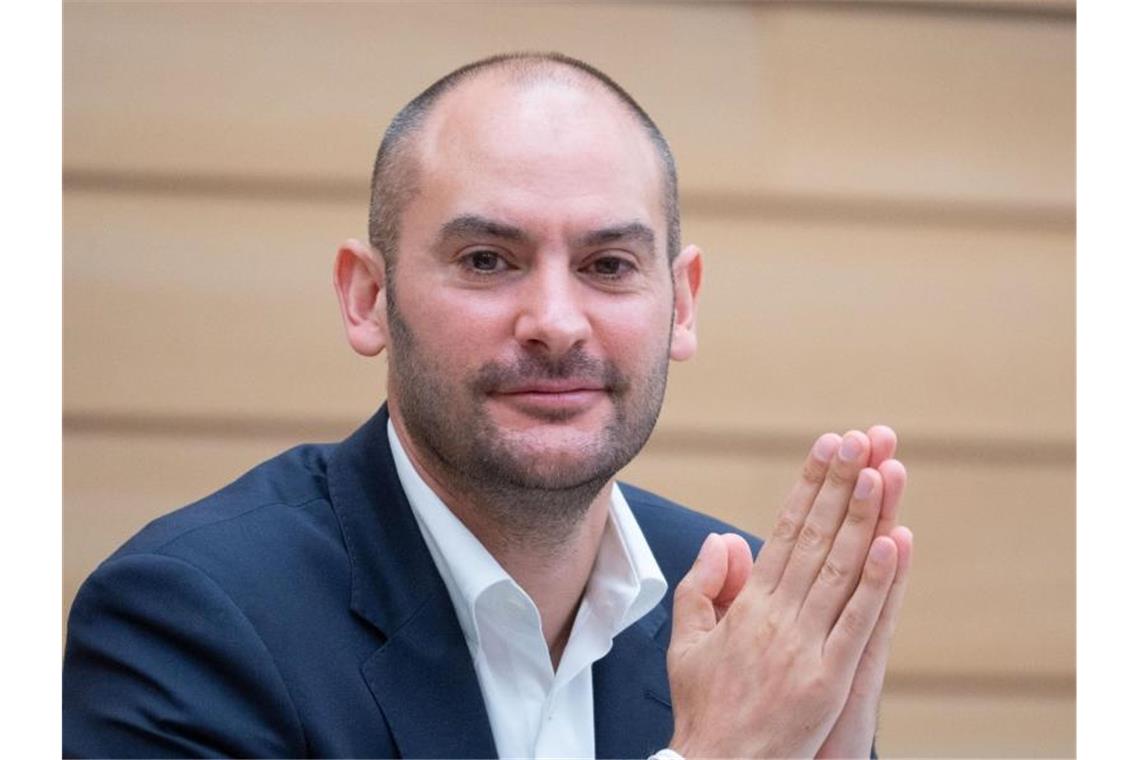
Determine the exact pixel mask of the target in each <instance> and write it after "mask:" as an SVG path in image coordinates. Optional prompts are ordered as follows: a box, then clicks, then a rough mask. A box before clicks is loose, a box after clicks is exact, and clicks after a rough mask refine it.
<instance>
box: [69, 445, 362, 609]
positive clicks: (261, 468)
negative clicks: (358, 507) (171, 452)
mask: <svg viewBox="0 0 1140 760" xmlns="http://www.w3.org/2000/svg"><path fill="white" fill-rule="evenodd" d="M334 448H335V447H334V446H330V445H304V446H298V447H296V448H293V449H290V450H289V451H286V452H284V453H283V454H280V455H278V456H276V457H274V458H272V459H270V460H268V461H266V462H264V463H262V464H260V465H258V466H257V467H254V468H253V469H252V470H250V471H249V472H247V473H245V474H244V475H242V476H241V477H240V478H238V479H237V480H235V481H234V482H233V483H231V484H229V485H227V486H225V487H224V488H222V489H220V490H219V491H217V492H215V493H213V494H211V495H209V496H207V497H205V498H204V499H201V500H199V501H197V502H195V503H193V504H190V505H189V506H186V507H183V508H182V509H179V510H177V511H175V512H171V513H170V514H167V515H164V516H163V517H160V518H158V519H156V520H154V521H153V522H151V523H149V524H148V525H147V526H145V527H144V528H143V529H142V530H140V531H139V532H138V533H137V534H136V535H135V536H134V537H133V538H131V539H130V540H128V541H127V542H126V543H125V544H124V545H123V546H121V547H120V548H119V549H118V550H117V551H116V552H115V553H114V554H112V555H111V556H110V557H109V558H108V559H106V560H104V562H103V563H101V564H100V566H99V567H98V568H97V569H96V570H95V572H94V573H92V575H91V577H89V578H88V579H87V581H86V582H85V583H84V584H83V587H82V588H81V589H80V591H79V594H78V596H77V602H83V601H87V602H88V603H90V602H92V601H93V600H94V599H97V598H106V597H107V596H108V595H110V596H115V595H116V594H125V593H126V591H125V590H126V589H127V588H130V587H134V586H137V587H138V590H139V594H138V595H137V596H136V601H137V602H138V603H139V604H141V605H145V606H148V607H153V606H155V605H159V604H161V603H162V600H163V599H166V598H168V596H169V594H164V593H161V592H159V591H157V590H152V592H150V593H146V592H147V589H148V588H152V587H154V586H155V585H156V584H157V585H166V586H167V587H169V586H170V580H169V576H170V575H171V574H174V575H178V576H180V577H182V578H184V579H186V582H187V583H191V584H204V585H201V586H200V588H201V589H203V590H205V589H212V590H213V593H215V594H217V595H219V598H220V599H221V598H224V600H225V603H226V604H232V605H233V606H234V611H235V612H238V611H240V613H241V614H243V615H245V616H247V617H249V618H250V620H251V622H252V623H254V624H255V625H257V626H258V627H259V628H260V626H261V624H262V623H269V624H271V623H272V621H273V619H274V618H275V617H276V616H279V615H282V614H284V613H285V612H286V611H292V612H295V613H296V614H297V616H303V613H304V610H305V608H306V607H305V606H306V605H308V609H309V610H310V612H311V611H312V609H313V607H314V606H315V605H318V600H327V599H328V598H340V597H342V596H343V595H344V594H345V593H347V592H346V591H345V589H347V587H348V585H349V583H350V568H349V561H348V557H347V553H346V549H345V545H344V539H343V535H342V531H341V528H340V524H339V521H338V519H337V515H336V513H335V511H334V509H333V507H332V503H331V500H330V498H329V495H328V485H327V478H326V469H327V463H328V458H329V456H330V454H331V452H332V450H333V449H334ZM160 578H166V580H164V581H162V583H159V582H158V579H160ZM294 608H296V609H294Z"/></svg>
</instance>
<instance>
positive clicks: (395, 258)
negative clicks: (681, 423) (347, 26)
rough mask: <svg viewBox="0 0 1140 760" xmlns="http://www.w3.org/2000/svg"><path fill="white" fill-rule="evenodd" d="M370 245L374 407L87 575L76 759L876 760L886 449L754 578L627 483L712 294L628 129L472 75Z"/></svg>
mask: <svg viewBox="0 0 1140 760" xmlns="http://www.w3.org/2000/svg"><path fill="white" fill-rule="evenodd" d="M369 227H370V229H369V233H370V238H371V240H370V245H364V244H362V243H359V242H356V241H351V240H350V241H348V242H346V243H345V244H344V245H343V246H342V247H341V249H340V250H339V252H338V254H337V259H336V265H335V271H334V281H335V286H336V290H337V294H338V296H339V299H340V304H341V311H342V315H343V318H344V322H345V328H346V331H347V335H348V340H349V342H350V343H351V345H352V347H353V348H354V349H355V350H356V351H358V352H359V353H361V354H363V355H366V356H374V355H377V354H379V353H380V352H381V351H384V350H387V351H388V357H389V375H388V378H389V379H388V400H387V403H386V405H385V406H384V407H383V408H382V409H381V410H380V412H379V413H378V414H377V415H376V416H375V417H374V418H373V419H372V420H370V421H369V422H368V423H366V424H365V425H364V426H363V427H362V428H361V429H360V430H358V431H357V432H356V433H355V434H354V435H353V436H352V437H350V438H349V439H348V440H346V441H345V442H343V443H341V444H339V445H336V446H303V447H299V448H297V449H294V450H292V451H290V452H287V453H285V454H283V455H282V456H280V457H278V458H276V459H274V460H271V461H270V462H267V463H265V464H263V465H261V466H260V467H258V468H256V469H254V470H253V471H251V472H250V473H248V474H247V475H245V476H244V477H243V478H241V479H240V480H238V481H237V482H235V483H234V484H232V485H230V486H228V487H227V488H225V489H223V490H222V491H220V492H218V493H217V494H214V495H213V496H210V497H208V498H207V499H205V500H203V501H202V502H199V503H198V504H195V505H192V506H190V507H188V508H187V509H185V510H181V511H180V512H177V513H174V514H173V515H169V516H167V517H165V518H162V519H160V520H158V521H156V522H155V523H153V524H151V525H150V526H148V527H147V528H146V529H145V530H144V531H143V532H142V533H140V534H139V535H138V536H136V537H135V538H134V539H132V540H131V541H130V542H128V544H127V545H126V546H124V547H123V548H122V549H120V550H119V551H118V552H116V554H115V555H113V556H112V557H111V558H110V559H109V560H108V561H107V562H105V563H104V564H103V565H101V566H100V568H99V569H98V570H96V572H95V573H94V574H93V575H92V577H91V578H90V579H89V580H88V581H87V583H86V584H85V585H84V587H83V589H82V590H81V592H80V594H79V595H78V597H77V599H76V601H75V604H74V606H73V610H72V614H71V619H70V624H69V634H68V644H67V654H66V657H65V668H64V751H65V754H68V755H114V756H142V755H145V756H160V755H219V754H221V755H240V756H274V757H284V756H301V755H315V756H372V757H377V756H429V757H460V756H493V755H496V754H497V755H500V756H505V757H536V756H542V757H548V756H580V757H589V756H595V755H597V756H608V757H637V756H640V757H645V756H648V755H649V754H651V753H654V752H656V751H659V750H665V751H666V752H670V751H671V752H675V753H680V754H681V755H683V756H687V757H701V756H717V757H725V756H755V757H762V756H768V757H771V756H781V757H786V756H809V755H826V756H859V755H861V756H866V755H867V754H868V753H869V752H870V750H871V745H872V740H873V735H874V726H875V712H876V709H877V702H878V695H879V692H880V689H881V684H882V678H883V672H884V668H885V664H886V653H887V645H888V642H889V638H890V633H891V630H892V628H893V626H894V622H895V620H896V618H897V614H898V608H899V605H900V604H901V600H902V594H903V590H904V588H905V580H906V576H907V569H908V567H909V557H910V551H911V538H910V534H909V533H908V532H907V531H906V529H904V528H900V527H897V526H895V516H896V514H897V505H898V500H899V497H900V496H901V492H902V488H903V484H904V480H905V471H904V470H903V469H902V466H901V464H899V463H898V462H897V461H896V460H893V459H891V456H892V455H893V452H894V448H895V438H894V434H893V433H892V432H891V431H890V430H889V429H887V428H882V427H876V428H873V429H872V430H871V431H868V433H866V434H864V433H861V432H857V431H852V432H850V433H848V434H847V435H845V436H844V437H843V438H842V439H840V437H839V436H837V435H834V434H828V435H825V436H822V437H821V438H820V439H819V440H818V441H817V442H816V444H815V446H814V447H813V449H812V453H811V454H810V455H809V457H808V459H807V463H806V464H805V467H804V470H803V473H802V475H801V477H800V479H799V481H798V483H797V485H796V486H795V487H794V488H793V490H792V492H791V494H790V495H789V497H788V501H787V505H786V507H785V510H784V512H783V515H782V517H781V519H780V521H779V522H778V523H777V525H776V529H775V531H774V532H773V535H772V539H771V541H770V542H769V543H768V544H767V546H766V548H765V549H764V551H763V552H762V553H760V555H759V559H758V560H757V561H756V562H755V564H753V552H754V550H756V549H758V547H759V542H758V541H756V540H755V539H748V540H745V539H744V538H742V537H741V536H740V535H737V534H735V533H732V532H731V528H729V526H727V525H724V524H723V523H720V522H718V521H715V520H712V519H711V518H707V517H703V516H700V515H697V514H696V513H693V512H689V511H688V510H685V509H682V508H680V507H678V506H676V505H673V504H671V503H669V502H666V501H665V500H663V499H660V498H659V497H656V496H653V495H651V494H648V493H646V492H644V491H640V490H638V489H635V488H632V487H629V486H621V487H619V486H617V485H616V484H615V483H614V481H613V477H614V475H615V473H616V472H617V471H618V470H619V469H620V468H621V467H623V466H624V465H625V464H626V463H627V462H628V461H629V460H630V459H631V458H632V457H633V456H634V455H635V454H636V453H637V452H638V451H639V450H640V449H641V447H642V446H643V445H644V443H645V441H646V440H647V438H648V437H649V434H650V432H651V431H652V428H653V425H654V424H655V422H656V418H657V414H658V412H659V410H660V406H661V402H662V398H663V394H664V389H665V379H666V372H667V367H668V362H669V360H670V359H675V360H684V359H687V358H689V357H690V356H691V355H692V354H693V352H694V351H695V349H696V335H695V327H696V305H697V293H698V290H699V286H700V280H701V257H700V251H699V250H698V249H697V248H695V247H693V246H689V247H687V248H685V249H683V250H681V249H680V243H679V221H678V215H677V202H676V176H675V171H674V169H673V160H672V157H671V155H670V153H669V149H668V146H667V145H666V143H665V141H664V138H662V137H661V136H660V133H659V132H658V131H657V128H656V127H655V126H654V125H653V122H652V121H651V120H650V119H649V117H648V116H647V115H646V114H645V113H644V112H643V111H642V110H641V109H640V108H639V107H638V106H637V105H636V103H634V102H633V100H632V99H631V98H630V97H629V96H628V95H627V94H626V93H624V91H622V90H621V89H620V88H619V87H618V86H617V85H616V84H614V83H613V82H612V81H610V80H609V79H608V78H607V77H605V75H603V74H601V73H600V72H597V71H596V70H594V69H592V68H590V67H588V66H586V65H585V64H583V63H581V62H578V61H575V60H572V59H568V58H565V57H562V56H557V55H521V56H503V57H497V58H492V59H487V60H484V61H480V62H477V63H475V64H472V65H470V66H467V67H464V68H463V69H460V70H458V71H456V72H453V73H452V74H450V75H448V76H447V77H445V78H444V79H443V80H440V82H437V83H436V84H434V85H433V86H432V87H430V88H429V89H428V90H426V91H425V92H424V93H423V94H422V95H421V96H420V97H418V98H417V99H416V100H414V101H413V102H412V103H411V104H409V105H408V106H407V107H406V108H405V109H404V110H403V111H401V113H400V114H399V115H397V117H396V118H395V120H394V121H393V123H392V125H391V126H390V127H389V130H388V132H387V134H386V135H385V138H384V141H383V143H382V145H381V148H380V152H379V155H378V157H377V161H376V167H375V171H374V177H373V201H372V207H371V212H370V225H369ZM749 543H751V546H750V545H749ZM668 588H672V589H674V593H673V594H672V595H670V594H667V589H668ZM670 637H671V639H670ZM666 748H668V749H666Z"/></svg>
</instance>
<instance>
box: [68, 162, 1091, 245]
mask: <svg viewBox="0 0 1140 760" xmlns="http://www.w3.org/2000/svg"><path fill="white" fill-rule="evenodd" d="M63 189H64V190H65V191H67V192H84V193H102V194H109V195H143V196H147V195H149V196H156V197H175V198H217V199H242V200H263V201H264V200H268V201H281V202H289V201H300V202H305V203H329V204H343V203H357V204H359V205H360V207H361V209H362V212H361V213H363V209H364V208H366V207H367V204H368V197H369V190H368V185H367V182H366V181H363V180H359V181H358V180H355V179H351V178H346V177H306V176H299V175H289V176H284V175H283V176H276V177H271V176H257V175H244V174H243V175H239V174H223V173H217V174H205V173H199V174H195V173H185V174H184V173H177V172H158V171H154V172H151V171H122V170H106V169H67V170H65V171H64V173H63ZM681 208H682V212H683V213H685V214H700V215H703V216H711V217H714V218H751V217H756V218H777V219H784V220H797V221H804V222H811V223H813V224H821V225H824V224H852V223H855V224H872V225H881V226H896V225H916V224H917V225H942V226H950V227H968V228H988V229H1033V230H1040V231H1053V232H1067V233H1069V232H1072V231H1073V230H1074V229H1075V227H1076V210H1075V208H1074V207H1073V206H1072V205H1068V204H1043V203H1042V204H1034V203H1016V202H1008V201H1006V202H988V201H974V200H961V199H950V198H903V197H886V196H872V195H866V196H863V195H857V194H848V195H840V194H807V193H780V192H774V191H761V192H728V191H724V192H721V191H696V192H692V191H690V192H685V191H682V193H681ZM64 213H65V219H66V206H65V208H64Z"/></svg>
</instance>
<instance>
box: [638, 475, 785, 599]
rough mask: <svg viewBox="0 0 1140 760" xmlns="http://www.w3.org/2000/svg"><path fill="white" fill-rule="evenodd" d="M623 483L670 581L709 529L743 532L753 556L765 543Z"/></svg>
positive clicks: (680, 573) (687, 562)
mask: <svg viewBox="0 0 1140 760" xmlns="http://www.w3.org/2000/svg"><path fill="white" fill-rule="evenodd" d="M620 487H621V492H622V495H623V496H625V500H626V502H628V503H629V507H630V509H631V510H632V511H633V515H634V517H635V518H637V523H638V525H639V526H640V527H641V531H642V533H644V534H645V539H646V541H648V542H649V546H650V548H651V549H652V550H653V556H654V558H656V560H657V564H658V565H659V566H660V567H661V572H662V573H664V575H665V578H666V579H667V580H668V581H669V583H670V585H674V584H675V583H676V582H677V581H678V580H679V579H680V578H681V577H682V576H684V574H685V573H687V572H688V571H689V568H690V567H692V564H693V560H695V559H696V557H697V553H698V552H699V551H700V549H701V544H703V543H704V540H705V538H706V537H707V536H708V534H710V533H737V534H739V535H741V536H743V537H744V539H745V540H746V541H747V542H748V544H749V546H751V547H752V554H753V555H754V556H755V554H756V552H758V551H759V550H760V547H761V545H762V544H763V541H761V540H760V539H759V538H758V537H756V536H754V535H752V534H751V533H748V532H746V531H743V530H740V529H739V528H737V527H735V526H733V525H731V524H729V523H727V522H725V521H723V520H719V519H717V518H715V517H711V516H709V515H706V514H702V513H701V512H698V511H696V510H693V509H690V508H688V507H684V506H682V505H680V504H677V503H676V502H674V501H670V500H669V499H666V498H664V497H662V496H658V495H657V494H655V493H651V492H649V491H646V490H644V489H642V488H638V487H637V486H633V485H630V484H629V483H621V484H620Z"/></svg>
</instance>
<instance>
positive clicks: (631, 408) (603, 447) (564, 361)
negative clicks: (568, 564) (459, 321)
mask: <svg viewBox="0 0 1140 760" xmlns="http://www.w3.org/2000/svg"><path fill="white" fill-rule="evenodd" d="M394 296H395V293H394V292H393V291H392V290H389V292H388V325H389V335H390V337H391V346H390V353H389V370H388V372H389V387H390V391H391V392H390V395H391V396H393V397H394V399H395V400H396V403H397V405H398V407H399V413H400V415H401V417H402V419H403V422H404V426H405V428H406V430H407V432H408V435H409V436H410V437H411V438H412V442H413V443H414V445H415V446H416V448H417V450H418V451H419V452H420V453H421V454H422V455H423V456H425V457H426V458H427V460H428V461H427V462H425V463H424V465H425V466H431V469H432V475H433V476H435V477H437V478H439V479H440V480H441V481H442V482H443V483H445V484H446V485H447V486H448V487H449V489H454V492H455V493H460V494H463V495H464V496H466V497H467V498H469V499H471V501H472V503H473V504H476V505H478V508H479V509H480V510H481V511H482V512H483V513H484V514H485V515H486V516H487V517H489V518H491V520H492V522H493V523H495V524H496V525H497V526H498V528H499V529H500V532H501V533H502V534H503V537H504V538H507V539H511V538H514V539H517V540H518V541H524V542H526V544H527V545H529V546H533V545H534V544H535V543H536V542H539V543H548V544H550V545H551V546H554V545H556V544H557V543H559V542H562V541H564V540H566V539H567V538H568V537H569V536H570V535H571V534H572V532H573V531H574V529H575V528H576V527H577V526H578V525H579V524H580V523H581V521H582V519H583V517H584V516H585V514H586V512H587V510H588V509H589V507H590V505H591V503H593V501H594V499H595V498H596V497H597V495H598V494H599V493H600V491H601V489H602V488H603V487H604V486H605V485H606V483H608V482H609V481H610V479H611V478H613V476H614V475H615V474H616V473H617V472H618V471H619V470H620V469H621V468H622V467H624V466H625V465H626V464H628V463H629V462H630V460H632V459H633V457H634V456H635V455H636V454H637V453H638V452H639V451H640V450H641V449H642V447H643V446H644V445H645V442H646V441H647V440H648V439H649V435H650V434H651V433H652V432H653V428H654V426H655V425H656V424H657V418H658V415H659V414H660V411H661V404H662V402H663V400H664V396H665V384H666V377H667V374H668V366H669V356H668V350H667V349H663V350H662V352H661V356H660V358H659V359H658V360H656V361H655V363H654V364H653V365H652V366H651V367H650V369H649V372H648V373H646V376H645V377H644V378H643V379H642V381H641V382H635V381H634V380H632V379H631V378H630V377H628V376H627V375H626V374H624V373H623V372H622V371H621V370H620V369H619V368H618V366H617V365H616V364H615V363H614V362H612V361H608V360H601V359H597V358H595V357H592V356H590V355H588V354H587V353H586V352H585V350H584V349H582V348H581V347H575V348H573V349H572V350H571V351H569V352H567V353H566V354H565V355H563V356H561V357H559V358H557V359H554V358H551V357H550V356H548V355H546V354H544V353H537V352H528V353H523V354H520V355H519V356H518V357H517V358H516V359H515V360H514V361H512V362H509V363H499V362H488V363H487V364H484V365H483V366H481V367H480V368H479V369H478V370H477V371H476V372H474V373H473V374H472V375H470V376H468V377H456V375H455V373H454V372H453V371H449V370H448V369H447V368H445V367H441V366H439V365H437V364H435V363H434V362H433V361H432V358H433V357H432V356H429V355H427V354H426V352H424V351H423V350H422V349H421V348H420V346H419V345H418V343H417V340H416V337H415V335H414V334H413V332H412V330H411V328H410V326H409V325H408V323H407V322H406V321H405V320H404V318H403V315H402V314H401V313H400V311H399V308H398V306H397V305H396V301H395V298H394ZM666 334H668V333H666ZM568 378H573V379H575V380H586V381H590V383H592V384H594V385H598V386H601V387H602V388H603V389H604V393H605V394H606V396H607V398H608V399H609V401H610V406H611V407H612V410H613V411H612V415H611V418H610V420H609V421H608V422H607V423H606V424H605V425H604V426H603V427H602V429H601V430H600V431H598V432H597V433H596V434H592V435H591V434H585V433H581V434H579V435H577V436H574V437H573V438H572V439H571V440H569V441H566V440H557V441H555V442H554V443H553V445H552V444H551V441H550V440H549V439H550V435H549V434H550V433H551V432H552V431H550V430H549V427H550V426H555V427H556V426H558V425H559V424H560V423H564V422H568V421H569V420H571V419H572V418H573V417H574V416H575V415H576V414H577V412H576V411H574V410H549V411H546V412H543V413H541V414H536V413H533V412H532V413H531V416H533V417H534V418H535V422H536V425H535V426H534V427H533V428H532V429H531V430H505V429H503V428H502V427H501V426H500V425H498V424H497V423H496V422H495V421H494V420H493V419H492V418H491V414H490V412H489V410H488V408H487V404H488V402H489V400H490V397H491V395H492V394H494V393H495V392H496V391H498V390H500V389H504V388H509V387H517V386H519V385H523V384H526V383H530V382H541V381H544V380H565V379H568ZM544 428H546V429H545V430H544Z"/></svg>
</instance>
